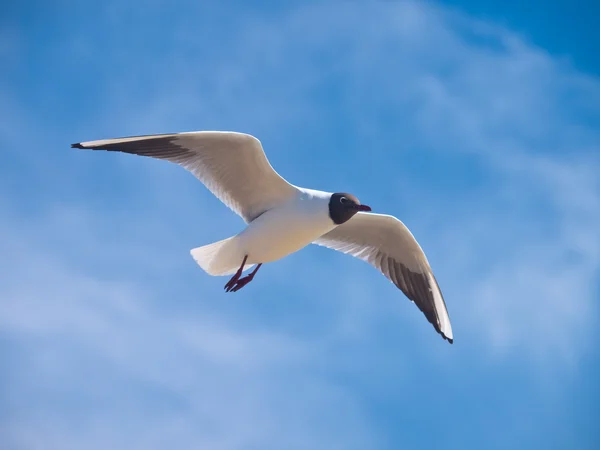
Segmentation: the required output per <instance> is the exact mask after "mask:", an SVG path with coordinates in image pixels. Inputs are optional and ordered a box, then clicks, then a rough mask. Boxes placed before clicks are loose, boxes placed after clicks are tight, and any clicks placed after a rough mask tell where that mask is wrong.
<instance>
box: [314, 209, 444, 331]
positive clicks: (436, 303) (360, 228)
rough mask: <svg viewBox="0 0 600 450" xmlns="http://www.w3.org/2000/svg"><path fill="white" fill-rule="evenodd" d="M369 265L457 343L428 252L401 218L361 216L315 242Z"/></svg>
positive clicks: (379, 215) (380, 215) (362, 214)
mask: <svg viewBox="0 0 600 450" xmlns="http://www.w3.org/2000/svg"><path fill="white" fill-rule="evenodd" d="M314 243H315V244H317V245H322V246H325V247H328V248H331V249H333V250H337V251H340V252H342V253H346V254H350V255H352V256H354V257H356V258H359V259H362V260H363V261H366V262H368V263H369V264H371V265H372V266H374V267H375V268H377V269H378V270H379V271H380V272H381V273H382V274H383V275H384V276H385V277H386V278H388V279H389V280H390V281H391V282H392V283H394V284H395V285H396V286H397V287H398V288H399V289H400V290H401V291H402V292H403V293H404V294H405V295H406V296H407V297H408V298H409V299H410V300H411V301H413V302H414V303H415V304H416V305H417V307H418V308H419V309H420V310H421V311H422V312H423V314H424V315H425V317H426V318H427V320H428V321H429V322H430V323H431V324H432V325H433V327H434V328H435V330H436V331H437V332H438V333H440V334H441V335H442V337H443V338H444V339H446V340H448V341H449V342H450V343H452V342H453V339H454V338H453V335H452V326H451V325H450V317H449V315H448V310H447V308H446V303H445V302H444V298H443V296H442V292H441V290H440V288H439V286H438V284H437V281H436V279H435V277H434V275H433V272H432V270H431V267H430V266H429V262H428V261H427V258H426V257H425V253H423V250H422V249H421V247H420V246H419V244H418V243H417V241H416V239H415V238H414V236H413V235H412V234H411V232H410V231H409V230H408V228H406V226H405V225H404V224H403V223H402V222H401V221H400V220H398V219H397V218H395V217H393V216H388V215H382V214H371V213H358V214H357V215H355V216H354V217H353V218H352V219H350V220H349V221H348V222H346V223H344V224H342V225H340V226H338V227H336V228H335V229H333V230H332V231H330V232H329V233H327V234H325V235H323V236H322V237H320V238H319V239H318V240H316V241H315V242H314Z"/></svg>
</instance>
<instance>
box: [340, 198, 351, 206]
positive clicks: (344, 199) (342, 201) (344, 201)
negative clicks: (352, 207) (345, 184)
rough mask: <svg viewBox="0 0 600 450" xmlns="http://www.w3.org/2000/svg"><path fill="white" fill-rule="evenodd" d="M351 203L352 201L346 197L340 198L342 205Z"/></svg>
mask: <svg viewBox="0 0 600 450" xmlns="http://www.w3.org/2000/svg"><path fill="white" fill-rule="evenodd" d="M349 201H350V200H348V199H347V198H346V197H341V198H340V203H342V204H344V205H345V204H346V203H348V202H349Z"/></svg>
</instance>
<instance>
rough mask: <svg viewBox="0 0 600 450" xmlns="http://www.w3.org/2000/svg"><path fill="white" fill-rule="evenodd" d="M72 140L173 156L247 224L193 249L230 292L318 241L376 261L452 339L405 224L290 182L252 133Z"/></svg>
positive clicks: (342, 196) (348, 198)
mask: <svg viewBox="0 0 600 450" xmlns="http://www.w3.org/2000/svg"><path fill="white" fill-rule="evenodd" d="M71 147H72V148H79V149H86V150H106V151H117V152H123V153H130V154H134V155H141V156H148V157H152V158H158V159H164V160H167V161H170V162H172V163H175V164H178V165H180V166H182V167H183V168H184V169H186V170H188V171H189V172H191V173H192V174H193V175H194V176H195V177H196V178H198V179H199V180H200V181H201V182H202V183H203V184H204V185H205V186H206V187H207V188H208V189H209V190H210V191H211V192H212V193H213V194H214V195H215V196H216V197H217V198H218V199H219V200H221V201H222V202H223V203H225V205H227V206H228V207H229V208H231V209H232V210H233V211H234V212H235V213H237V214H238V215H239V216H241V217H242V219H244V221H245V222H246V224H247V226H246V228H245V229H244V230H242V231H241V232H240V233H238V234H236V235H235V236H232V237H230V238H227V239H223V240H221V241H218V242H215V243H212V244H208V245H205V246H202V247H198V248H194V249H192V250H191V251H190V253H191V255H192V257H193V258H194V260H195V261H196V262H197V264H198V265H199V266H200V267H201V268H202V269H203V270H204V271H205V272H206V273H208V274H209V275H213V276H219V275H233V276H232V277H231V279H230V280H229V281H228V282H227V284H225V290H226V291H227V292H236V291H238V290H240V289H241V288H243V287H244V286H246V285H247V284H248V283H250V282H251V281H252V280H253V279H254V277H255V276H256V273H257V272H258V270H259V269H260V267H261V266H262V265H263V264H265V263H269V262H273V261H277V260H279V259H281V258H283V257H285V256H287V255H290V254H291V253H294V252H297V251H298V250H300V249H302V248H304V247H306V246H308V245H309V244H311V243H312V244H317V245H321V246H324V247H328V248H331V249H333V250H337V251H339V252H342V253H346V254H349V255H351V256H354V257H356V258H359V259H361V260H363V261H366V262H367V263H369V264H371V265H372V266H374V267H375V268H376V269H378V270H379V271H380V272H381V273H382V274H383V275H384V276H385V277H387V278H388V279H389V280H390V281H391V282H392V283H393V284H394V285H396V286H397V287H398V288H399V289H400V290H401V291H402V292H403V293H404V294H405V295H406V297H408V298H409V299H410V300H411V301H412V302H414V303H415V304H416V305H417V307H418V308H419V309H420V310H421V311H422V312H423V314H424V315H425V317H426V318H427V320H428V321H429V322H430V323H431V324H432V325H433V327H434V328H435V330H436V331H437V332H438V333H439V334H440V335H441V336H442V337H443V338H444V339H445V340H447V341H448V342H450V343H452V342H453V336H452V327H451V325H450V317H449V315H448V310H447V309H446V303H445V301H444V298H443V296H442V292H441V290H440V288H439V286H438V283H437V281H436V279H435V277H434V275H433V272H432V270H431V267H430V266H429V262H428V261H427V258H426V257H425V254H424V252H423V250H422V249H421V247H420V246H419V244H418V243H417V241H416V239H415V238H414V237H413V235H412V234H411V232H410V231H409V230H408V228H407V227H406V226H405V225H404V224H403V223H402V222H401V221H400V220H398V219H397V218H396V217H394V216H390V215H384V214H375V213H372V212H371V208H370V207H369V206H367V205H364V204H362V203H361V202H360V201H359V200H358V198H357V197H356V196H354V195H352V194H349V193H345V192H335V193H332V192H324V191H319V190H315V189H306V188H301V187H298V186H294V185H293V184H290V183H289V182H287V181H286V180H285V179H283V178H282V177H281V176H280V175H279V174H278V173H277V172H276V171H275V170H274V169H273V167H272V166H271V164H270V163H269V161H268V159H267V157H266V155H265V152H264V150H263V147H262V144H261V143H260V141H259V140H258V139H257V138H255V137H254V136H251V135H249V134H244V133H237V132H230V131H194V132H186V133H175V134H154V135H145V136H133V137H123V138H116V139H105V140H97V141H89V142H79V143H76V144H72V145H71ZM251 268H254V269H253V270H252V272H250V273H249V274H247V275H245V276H242V274H243V273H244V271H246V270H249V269H251Z"/></svg>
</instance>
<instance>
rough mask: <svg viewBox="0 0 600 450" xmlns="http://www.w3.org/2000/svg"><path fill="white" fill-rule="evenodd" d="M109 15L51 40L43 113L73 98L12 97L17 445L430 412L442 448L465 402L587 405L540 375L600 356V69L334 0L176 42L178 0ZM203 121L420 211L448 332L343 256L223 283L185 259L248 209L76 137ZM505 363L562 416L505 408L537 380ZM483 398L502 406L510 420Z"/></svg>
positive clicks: (308, 442)
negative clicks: (551, 387)
mask: <svg viewBox="0 0 600 450" xmlns="http://www.w3.org/2000/svg"><path fill="white" fill-rule="evenodd" d="M103 8H105V7H104V6H103V7H102V8H100V9H102V11H100V12H98V11H97V12H96V13H97V16H98V17H99V18H100V19H96V20H98V22H97V28H98V29H104V30H106V32H105V34H104V36H106V41H104V40H100V39H97V35H95V34H94V33H92V32H91V31H90V27H89V24H87V25H85V26H83V25H81V24H82V23H84V22H85V21H84V20H81V21H76V22H73V24H72V28H69V30H70V31H69V33H67V34H66V35H65V38H64V39H62V40H61V39H57V40H54V41H52V42H51V45H50V44H49V47H48V50H47V52H48V54H47V55H45V56H44V58H43V59H44V61H45V60H46V59H48V58H50V57H51V56H52V55H54V57H55V58H56V60H57V61H60V63H61V64H57V65H56V68H54V67H52V68H49V69H47V70H49V71H50V74H49V80H55V81H54V83H55V84H49V86H53V87H54V88H55V89H56V90H57V91H59V92H61V93H63V95H64V96H65V98H68V99H70V100H69V106H68V108H66V106H65V107H64V109H70V110H72V111H76V114H73V113H67V112H65V111H63V110H62V109H60V108H58V107H56V108H57V111H56V112H55V114H51V115H50V114H47V111H50V110H52V105H53V103H52V102H53V101H54V100H55V98H54V96H53V95H51V94H48V95H47V96H45V97H42V98H40V99H39V100H38V102H37V103H35V104H29V103H28V102H26V101H24V100H23V98H27V96H26V95H25V94H19V90H18V89H15V90H14V91H15V92H13V91H12V90H10V89H6V88H4V89H2V90H1V91H0V92H4V93H6V95H5V98H6V99H8V101H7V102H6V103H5V105H8V106H7V107H2V106H0V108H2V110H0V114H1V115H2V117H3V119H6V120H3V121H1V122H2V125H0V126H1V127H2V128H0V132H1V136H0V138H1V139H2V142H3V145H6V146H7V148H8V149H9V150H10V152H7V153H5V154H4V155H3V159H4V158H6V161H7V162H8V164H7V165H4V164H3V168H0V174H2V175H3V178H2V180H1V181H0V186H1V187H2V189H3V191H4V194H3V195H2V197H1V198H0V205H1V206H2V211H3V212H2V214H1V215H0V231H1V232H2V234H3V236H4V237H5V239H3V240H2V241H0V250H1V251H2V253H3V254H4V255H12V256H11V258H5V259H4V260H3V261H1V262H0V269H1V270H2V273H3V281H2V283H0V298H1V299H2V300H1V301H0V338H1V341H0V344H1V345H2V349H3V353H5V361H7V365H8V366H10V367H11V369H10V370H9V371H7V373H6V375H3V377H5V378H6V379H5V382H4V383H3V386H4V387H3V389H2V397H3V398H4V399H5V400H3V402H2V409H1V412H2V414H3V416H2V425H1V429H0V434H1V435H2V436H5V437H4V438H3V439H5V442H6V443H7V445H8V446H9V448H10V447H14V448H22V447H23V448H38V447H45V448H63V449H64V448H83V447H85V448H94V445H96V446H97V447H98V448H106V447H107V446H110V447H111V448H137V447H139V448H163V447H164V446H165V445H166V444H167V443H168V444H169V445H174V446H178V447H181V448H187V447H189V448H198V447H202V448H215V449H234V448H236V449H237V448H261V449H268V448H313V447H325V448H388V447H389V448H397V447H398V442H403V443H405V446H407V447H408V448H410V447H411V446H412V447H416V446H420V445H417V444H418V443H419V442H420V439H422V436H421V437H419V436H416V435H415V434H411V433H409V432H408V431H406V430H404V429H403V430H398V427H397V426H396V425H395V424H394V425H390V419H389V417H390V415H392V416H393V417H394V418H395V419H396V420H397V421H398V422H399V423H403V424H408V425H415V429H417V428H418V425H419V424H420V423H421V422H420V420H419V418H422V417H427V422H428V423H434V424H435V425H436V427H438V429H439V433H438V435H436V436H433V437H431V438H430V439H431V441H430V442H431V443H434V444H435V443H436V442H437V443H439V444H440V445H441V444H442V443H443V444H444V445H449V444H452V445H450V447H458V446H459V445H458V444H459V442H461V439H460V436H457V435H456V431H453V427H450V426H449V425H448V426H443V425H442V424H444V423H446V420H447V418H448V417H449V416H451V415H452V414H456V410H455V408H456V405H457V404H458V403H460V404H463V405H470V406H471V407H472V408H471V409H469V411H470V412H469V411H467V408H465V411H464V412H463V413H462V415H461V417H464V420H465V421H467V422H469V423H473V424H481V426H482V429H486V430H487V431H488V433H487V436H489V435H490V433H492V434H493V432H494V430H495V428H494V426H495V425H492V420H493V423H494V424H496V423H502V424H503V426H506V427H507V430H509V431H510V433H509V434H510V435H511V436H513V437H514V439H521V441H520V442H530V441H531V442H534V440H533V437H535V436H539V433H542V431H544V430H546V429H548V427H547V425H548V424H549V423H550V424H552V423H563V422H564V419H565V418H564V417H563V416H561V415H558V414H559V413H556V414H557V415H552V414H554V413H552V412H551V411H553V410H556V411H562V410H564V408H552V406H555V404H554V403H552V401H554V400H552V401H550V400H547V397H548V391H543V392H542V391H541V389H542V388H540V387H538V386H537V384H535V385H533V384H528V382H527V381H523V379H525V380H528V378H527V377H528V374H529V371H530V370H535V371H538V373H539V372H541V373H545V374H547V375H549V377H557V379H560V380H561V383H562V382H563V381H564V379H565V378H563V377H561V375H565V374H567V377H566V378H567V379H569V378H570V379H573V377H576V376H577V372H578V367H579V366H580V364H581V360H582V359H583V357H584V356H585V355H588V354H589V353H590V352H592V351H593V347H592V345H591V344H592V342H593V341H592V339H593V335H594V334H593V331H594V327H595V325H596V324H595V323H594V320H596V319H595V317H597V298H598V292H597V280H598V278H597V277H598V269H599V264H600V241H599V238H598V233H597V230H598V228H599V225H600V197H599V195H598V192H600V189H598V188H599V186H598V178H597V176H596V174H597V173H599V170H600V161H599V159H598V154H600V152H599V150H600V149H599V145H600V136H599V132H598V131H597V130H598V128H597V124H598V122H599V119H600V111H599V109H598V105H599V104H600V101H599V99H600V83H598V81H597V80H596V79H593V78H591V77H587V76H585V75H583V74H580V73H577V72H576V71H575V70H574V69H573V68H571V67H569V66H568V64H566V63H565V62H563V61H560V60H557V59H556V58H554V57H552V56H551V55H548V54H546V53H545V52H543V51H542V50H540V49H537V48H533V47H532V46H530V45H529V44H527V43H526V42H524V41H523V40H522V39H521V38H520V37H519V36H516V35H514V34H513V33H511V32H510V31H508V30H505V29H502V28H499V27H496V26H493V25H490V24H488V23H486V22H481V21H475V20H473V19H471V18H469V17H465V16H463V15H461V14H460V13H457V12H449V11H448V10H446V9H443V8H440V7H438V6H436V5H434V4H427V5H426V4H423V3H420V2H378V3H377V4H374V3H372V2H369V3H362V2H343V7H342V3H319V4H313V5H304V6H300V7H297V8H296V9H290V10H287V11H278V12H276V13H272V14H264V15H261V14H258V13H252V14H248V15H245V16H244V15H239V16H236V17H235V18H233V19H231V22H227V23H224V24H223V25H222V26H217V25H216V24H215V23H211V20H209V19H206V17H218V16H219V14H222V11H220V10H219V9H218V7H215V9H214V11H207V10H205V9H203V8H200V9H202V11H201V12H202V14H199V13H198V11H196V10H190V13H189V16H188V17H183V18H175V17H173V18H172V20H173V22H172V23H173V28H176V30H173V32H165V33H164V34H161V37H160V39H158V38H157V37H156V36H155V34H156V30H157V29H158V25H160V26H161V27H164V25H165V20H163V19H164V17H161V14H160V12H161V11H162V9H161V8H159V7H158V6H156V8H158V10H156V9H152V8H150V9H149V10H147V11H144V12H143V15H144V21H145V22H144V23H145V25H144V26H143V27H141V28H140V29H139V32H140V33H141V34H140V36H138V37H137V38H134V37H132V36H130V35H128V34H127V32H125V31H123V30H126V29H128V28H130V27H129V25H130V24H131V23H132V19H131V17H130V16H131V14H133V12H131V11H129V10H127V11H125V12H126V14H125V13H123V14H122V12H123V11H121V9H119V8H120V7H119V6H118V5H117V4H116V3H115V4H112V3H108V4H107V5H106V10H105V9H103ZM116 12H117V13H116ZM96 13H94V14H96ZM78 14H83V15H85V13H84V12H83V11H79V12H78ZM90 14H91V13H90ZM165 14H167V13H165ZM211 14H212V15H211ZM169 17H170V16H169ZM203 17H204V19H203ZM84 18H85V17H84ZM90 20H91V19H90ZM167 22H168V21H167ZM161 29H162V28H161ZM122 42H125V43H124V44H121V43H122ZM217 49H218V51H217ZM97 55H106V57H105V58H102V64H100V62H99V61H100V60H99V58H98V57H97ZM83 67H85V68H86V69H85V70H84V69H82V68H83ZM75 69H77V71H76V72H75V73H77V74H78V75H77V77H75V78H73V79H72V83H71V84H72V85H70V86H63V85H60V86H59V85H58V81H56V80H59V79H61V77H66V76H67V75H68V73H73V70H75ZM32 89H33V88H32ZM35 89H42V87H36V88H35ZM35 89H33V90H34V91H35ZM45 89H48V87H47V88H45ZM8 92H10V95H9V94H8ZM74 99H75V100H74ZM65 123H68V124H69V126H65ZM193 129H237V130H241V131H246V132H251V133H254V134H256V135H257V136H258V137H259V138H260V139H261V140H262V142H263V144H264V145H265V148H266V149H267V153H268V155H269V158H270V159H271V161H272V163H273V164H274V166H275V167H276V169H277V170H278V171H280V172H281V173H282V174H283V175H284V176H286V177H287V178H289V179H290V180H291V181H292V182H294V183H296V184H299V185H309V186H314V187H317V188H323V189H330V190H337V189H344V190H349V191H352V192H357V194H359V196H360V197H361V199H366V198H369V199H370V200H369V203H370V204H371V203H375V205H374V206H375V207H376V208H377V209H378V210H380V211H383V212H388V213H391V214H396V215H398V216H399V217H400V218H402V219H403V220H404V221H405V222H406V223H407V225H408V226H409V227H410V228H411V229H412V231H413V232H414V234H415V235H416V237H417V238H418V239H419V241H420V242H421V244H422V246H423V247H424V249H425V251H426V252H427V254H428V257H429V260H430V262H431V263H432V265H433V267H434V270H435V272H436V276H437V278H438V280H439V281H440V283H441V285H442V288H443V290H444V292H445V295H446V299H447V303H448V306H449V309H450V314H451V318H452V320H453V325H454V329H455V332H456V338H457V339H456V344H455V345H454V346H453V347H449V346H445V345H444V346H443V345H442V344H443V342H441V341H440V340H439V339H438V337H437V336H436V335H435V333H434V332H433V331H432V330H431V329H430V328H429V327H428V324H427V323H426V321H425V320H424V319H423V317H422V316H421V315H420V313H419V312H418V311H417V309H416V308H414V306H412V305H410V304H408V301H407V300H406V299H405V298H403V296H402V295H401V294H400V293H398V292H397V290H396V289H395V288H394V287H393V286H391V285H390V284H389V283H387V282H386V281H385V280H384V279H383V278H382V277H381V276H380V275H379V274H378V273H376V272H375V271H374V270H373V269H370V268H369V267H367V266H366V265H365V264H364V263H361V262H359V261H355V260H352V259H350V258H348V257H346V256H344V255H340V254H335V253H333V252H330V251H327V250H325V249H320V248H309V249H306V250H304V251H303V252H301V253H299V254H296V255H293V256H291V257H290V258H287V259H285V260H282V261H280V262H278V263H277V264H273V265H269V266H268V270H264V271H261V277H260V278H259V279H257V280H256V281H255V282H254V283H253V285H252V286H250V287H248V288H247V289H246V290H245V292H244V291H241V292H240V293H239V294H240V295H238V296H236V297H231V296H224V295H223V294H222V289H221V288H222V284H224V282H225V281H224V280H221V279H213V278H210V279H209V278H208V277H207V276H206V275H205V274H203V273H202V272H201V271H200V269H198V268H197V267H196V266H195V265H194V263H193V261H192V260H191V258H189V254H188V251H189V249H190V248H192V247H195V246H198V245H202V244H204V243H208V242H211V241H213V240H217V239H221V238H223V237H225V236H227V235H231V234H234V233H235V232H237V231H238V230H239V229H240V228H241V226H242V223H241V221H240V220H238V219H235V218H234V217H233V216H232V214H231V213H230V211H228V210H227V209H226V208H225V207H224V206H223V205H220V204H219V203H218V201H217V200H216V199H214V198H213V197H212V196H211V195H210V194H209V193H208V192H207V191H206V190H204V189H203V188H202V187H201V186H199V185H198V183H197V181H196V180H195V179H193V177H191V176H188V175H186V174H185V173H184V172H183V171H182V170H180V169H179V168H177V167H174V166H169V165H167V164H164V163H162V162H157V161H151V160H146V159H142V158H133V157H131V158H129V157H127V156H123V155H121V157H115V155H98V154H93V155H92V154H89V153H83V152H80V153H75V152H70V150H69V149H68V144H69V143H70V142H72V141H73V142H74V141H76V140H79V139H95V138H103V137H111V136H118V135H128V134H136V133H154V132H164V131H185V130H193ZM315 161H320V162H321V164H319V165H314V162H315ZM6 167H11V168H15V170H13V171H11V172H9V171H8V169H6ZM16 174H22V175H16ZM40 187H41V188H42V189H39V188H40ZM371 200H374V201H371ZM207 211H210V215H209V214H208V213H207ZM209 218H210V220H209ZM334 265H335V267H336V272H335V273H333V272H332V267H333V266H334ZM265 269H267V267H265ZM336 275H337V276H338V277H339V278H340V285H341V287H338V288H336V289H332V287H331V280H332V277H335V276H336ZM490 363H491V365H492V366H494V367H500V366H503V367H507V366H510V367H512V368H514V373H512V376H514V377H522V378H520V379H521V384H520V386H521V388H522V389H523V390H526V392H527V394H528V397H527V398H528V399H531V398H534V399H535V398H536V397H535V395H538V394H539V396H540V398H544V402H546V403H544V405H546V406H548V407H545V408H544V410H545V411H548V412H547V415H546V416H544V417H545V419H544V420H543V421H540V428H539V429H537V428H536V429H535V430H534V431H531V430H529V431H528V430H523V429H522V428H520V427H519V424H518V423H517V422H516V420H517V418H515V417H513V414H512V412H511V411H512V410H513V409H514V408H513V407H512V406H511V407H510V408H509V407H508V406H507V405H508V403H507V402H518V401H520V400H519V397H518V396H519V395H520V393H522V391H521V390H519V389H518V388H513V389H511V390H510V392H509V394H506V392H507V391H500V390H499V391H498V392H497V393H490V392H488V390H487V388H488V386H487V384H488V383H491V382H492V381H494V382H495V383H496V385H500V383H501V382H500V381H498V379H496V378H495V377H497V376H498V375H497V372H496V371H494V372H489V371H488V366H487V364H490ZM523 373H525V375H524V374H523ZM515 374H516V375H515ZM535 379H536V380H538V379H539V378H537V377H536V378H535ZM481 380H483V382H482V381H481ZM490 380H491V381H490ZM478 381H479V383H480V385H478V384H477V382H478ZM466 384H469V385H470V387H469V386H466ZM406 386H410V389H407V388H406ZM432 386H435V389H433V388H431V387H432ZM478 386H479V387H478ZM565 386H569V384H568V383H562V389H568V388H566V387H565ZM471 391H475V392H479V393H481V392H484V393H485V395H484V397H485V398H490V399H491V401H493V402H494V404H495V405H496V406H497V408H496V409H495V410H494V414H496V415H495V416H494V417H493V418H491V417H490V416H489V414H491V413H490V412H489V408H487V407H486V408H485V410H484V409H481V408H479V407H478V405H477V404H475V403H473V402H474V400H473V397H472V395H473V393H472V392H471ZM469 392H470V395H471V397H469V396H468V395H469ZM503 392H504V394H503ZM563 392H566V391H561V393H563ZM536 393H537V394H536ZM567 396H568V394H566V393H565V394H564V397H561V396H558V397H557V400H556V402H559V401H560V402H564V401H566V400H565V397H567ZM475 397H476V396H475ZM392 404H393V405H392ZM512 404H513V403H511V405H512ZM561 404H562V403H561ZM382 405H384V406H382ZM407 405H409V406H407ZM502 405H504V406H505V408H502ZM536 405H539V403H535V402H530V403H529V404H522V405H521V406H522V407H521V411H522V414H524V415H525V414H528V413H532V412H533V410H534V409H535V406H536ZM429 406H433V410H432V408H430V407H429ZM386 408H387V409H386ZM449 408H450V409H451V410H450V409H449ZM382 409H385V410H386V412H387V413H385V414H384V413H383V412H382ZM504 409H506V411H504ZM486 414H488V415H486ZM536 414H537V412H536ZM487 419H489V420H487ZM485 420H487V421H485ZM484 421H485V422H484ZM553 421H554V422H553ZM408 425H407V427H408ZM459 425H460V424H457V426H459ZM574 426H575V425H573V427H574ZM532 427H534V428H535V426H533V425H532ZM542 428H544V430H542ZM458 429H460V427H459V428H458ZM454 430H456V428H454ZM536 430H537V431H536ZM427 433H429V434H430V430H428V431H427ZM495 433H496V434H498V430H495ZM536 433H538V434H536ZM567 434H568V433H565V435H567ZM436 439H437V440H439V442H438V441H437V440H436ZM509 439H510V438H505V439H504V440H499V441H498V442H500V443H501V444H502V446H503V447H499V448H506V447H507V446H510V443H511V442H508V440H509ZM528 439H529V441H528ZM585 439H586V437H585V436H583V435H582V437H581V442H587V441H585ZM559 441H560V438H559V437H558V436H556V437H555V442H559ZM484 443H489V442H488V441H487V440H486V437H485V436H479V435H477V436H476V435H473V445H475V446H476V447H477V448H482V446H485V445H483V444H484ZM501 444H498V445H501ZM487 447H489V446H487Z"/></svg>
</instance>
